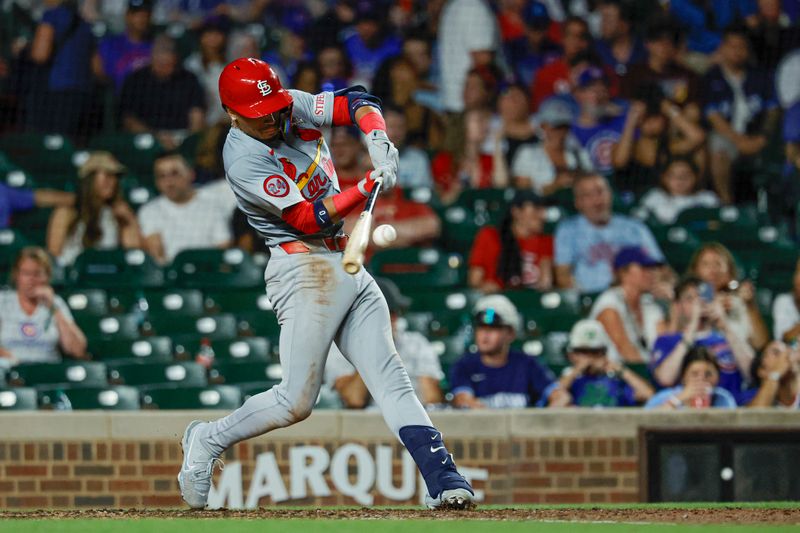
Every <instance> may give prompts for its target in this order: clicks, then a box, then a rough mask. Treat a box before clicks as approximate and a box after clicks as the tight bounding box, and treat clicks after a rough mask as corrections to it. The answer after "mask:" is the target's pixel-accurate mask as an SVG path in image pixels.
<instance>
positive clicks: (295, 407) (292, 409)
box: [289, 398, 316, 422]
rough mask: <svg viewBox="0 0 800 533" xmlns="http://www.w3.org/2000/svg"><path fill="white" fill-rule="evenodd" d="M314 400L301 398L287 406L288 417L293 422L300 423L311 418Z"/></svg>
mask: <svg viewBox="0 0 800 533" xmlns="http://www.w3.org/2000/svg"><path fill="white" fill-rule="evenodd" d="M315 399H316V398H301V399H297V400H295V401H294V402H291V403H290V404H289V415H290V416H291V417H292V419H293V421H294V422H301V421H303V420H305V419H306V418H308V417H309V416H311V411H313V410H314V401H315Z"/></svg>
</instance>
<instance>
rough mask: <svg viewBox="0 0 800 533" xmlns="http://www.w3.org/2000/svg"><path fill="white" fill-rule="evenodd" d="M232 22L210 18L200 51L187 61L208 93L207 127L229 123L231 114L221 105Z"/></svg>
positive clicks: (187, 64)
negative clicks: (226, 54) (220, 90)
mask: <svg viewBox="0 0 800 533" xmlns="http://www.w3.org/2000/svg"><path fill="white" fill-rule="evenodd" d="M228 26H229V22H228V20H227V19H225V18H221V17H213V18H209V19H207V20H206V21H205V22H204V23H203V26H202V27H201V28H200V34H199V36H198V40H199V42H200V49H199V50H197V51H196V52H194V53H192V54H191V55H190V56H189V57H187V58H186V60H185V61H184V62H183V66H184V68H186V70H188V71H189V72H191V73H192V74H194V75H195V76H196V77H197V81H199V82H200V85H201V86H202V87H203V90H204V91H205V97H206V103H205V108H206V124H207V125H209V126H213V125H214V124H216V123H217V122H227V121H228V120H229V119H228V115H227V114H226V113H225V110H224V109H222V106H221V105H219V75H220V74H222V69H223V68H225V65H226V64H227V61H226V59H225V50H226V48H227V39H228Z"/></svg>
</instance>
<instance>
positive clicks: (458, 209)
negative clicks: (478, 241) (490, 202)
mask: <svg viewBox="0 0 800 533" xmlns="http://www.w3.org/2000/svg"><path fill="white" fill-rule="evenodd" d="M440 217H441V220H442V237H441V242H442V244H443V245H444V246H445V247H446V248H447V249H448V250H451V251H453V252H457V253H460V254H463V255H465V256H466V255H468V254H469V252H470V250H471V248H472V243H473V242H474V241H475V236H476V235H477V234H478V231H480V229H481V227H483V226H484V225H486V224H488V223H489V218H488V215H485V214H483V215H477V214H476V213H475V212H473V211H471V210H470V209H468V208H467V207H465V206H463V205H451V206H450V207H447V208H444V209H443V210H442V211H441V215H440Z"/></svg>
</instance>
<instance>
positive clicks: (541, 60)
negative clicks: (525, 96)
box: [505, 1, 561, 87]
mask: <svg viewBox="0 0 800 533" xmlns="http://www.w3.org/2000/svg"><path fill="white" fill-rule="evenodd" d="M522 21H523V23H524V25H525V33H524V35H522V36H520V37H517V38H515V39H511V40H509V41H508V42H507V43H506V44H505V53H506V58H507V59H508V62H509V64H510V65H511V66H512V68H513V69H514V74H515V76H516V78H517V80H518V81H519V82H520V83H523V84H525V86H526V87H530V85H531V83H533V79H534V77H535V76H536V72H537V71H538V70H539V69H540V68H542V67H543V66H544V65H546V64H548V63H549V62H550V61H553V60H555V59H557V58H558V56H560V55H561V47H560V46H558V44H556V43H555V42H553V41H551V40H550V38H549V37H548V35H547V32H548V30H549V28H550V24H551V22H552V21H551V19H550V15H549V14H548V13H547V6H545V5H544V4H543V3H542V2H536V1H534V2H530V3H529V4H528V5H527V6H526V7H525V9H524V10H523V12H522Z"/></svg>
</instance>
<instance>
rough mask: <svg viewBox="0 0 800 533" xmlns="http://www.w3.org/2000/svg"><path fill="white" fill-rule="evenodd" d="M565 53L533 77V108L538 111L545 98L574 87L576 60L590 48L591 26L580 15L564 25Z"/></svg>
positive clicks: (568, 20)
mask: <svg viewBox="0 0 800 533" xmlns="http://www.w3.org/2000/svg"><path fill="white" fill-rule="evenodd" d="M563 28H564V34H563V40H562V44H563V46H564V55H563V56H562V57H560V58H559V59H556V60H554V61H551V62H550V63H548V64H547V65H545V66H543V67H541V68H540V69H539V70H538V71H537V72H536V75H535V76H534V78H533V86H532V87H531V108H532V109H533V110H534V111H536V110H537V109H539V105H540V104H541V103H542V102H544V101H545V99H547V98H549V97H550V96H553V95H554V94H567V93H569V92H570V90H571V89H572V79H571V77H570V74H571V70H572V67H573V66H574V63H573V62H574V60H575V59H576V58H578V57H580V56H582V55H584V53H585V52H587V51H588V50H589V42H590V39H591V36H590V35H589V26H587V24H586V21H584V20H583V19H582V18H578V17H569V18H568V19H567V20H566V21H565V22H564V25H563Z"/></svg>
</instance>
